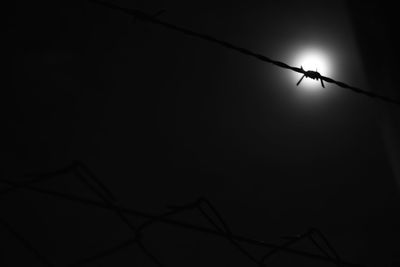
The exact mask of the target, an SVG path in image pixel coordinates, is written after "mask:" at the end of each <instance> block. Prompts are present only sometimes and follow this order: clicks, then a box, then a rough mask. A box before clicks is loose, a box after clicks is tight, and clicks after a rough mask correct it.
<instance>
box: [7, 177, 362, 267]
mask: <svg viewBox="0 0 400 267" xmlns="http://www.w3.org/2000/svg"><path fill="white" fill-rule="evenodd" d="M0 182H1V183H3V184H6V185H9V186H16V187H19V188H23V189H26V190H29V191H35V192H38V193H41V194H45V195H50V196H54V197H57V198H62V199H65V200H69V201H74V202H78V203H82V204H85V205H89V206H94V207H98V208H102V209H107V210H114V209H115V208H114V207H111V206H110V205H109V204H106V203H104V202H99V201H96V200H92V199H88V198H85V197H81V196H77V195H74V194H66V193H61V192H57V191H52V190H46V189H42V188H38V187H35V186H32V185H29V184H24V183H18V182H14V181H11V180H8V179H0ZM118 210H119V211H121V213H124V214H126V215H131V216H136V217H141V218H147V219H152V220H154V221H157V222H161V223H164V224H168V225H172V226H176V227H179V228H184V229H189V230H192V231H196V232H202V233H207V234H210V235H213V236H219V237H223V238H232V239H234V240H236V241H240V242H244V243H248V244H253V245H257V246H260V247H265V248H271V249H274V248H280V249H281V250H282V251H283V252H285V253H289V254H294V255H299V256H304V257H307V258H310V259H315V260H321V261H325V262H332V263H338V262H337V260H336V259H332V258H331V257H329V258H328V257H326V256H321V255H318V254H313V253H309V252H305V251H301V250H297V249H292V248H282V247H280V246H278V245H274V244H271V243H267V242H265V241H261V240H256V239H252V238H249V237H244V236H240V235H237V234H226V233H224V232H220V231H218V230H214V229H210V228H206V227H202V226H198V225H195V224H190V223H186V222H182V221H178V220H173V219H170V218H164V217H161V216H159V215H154V214H150V213H147V212H142V211H137V210H133V209H130V208H126V207H123V206H121V205H118ZM341 263H342V264H343V265H344V266H353V267H363V265H360V264H355V263H350V262H344V261H342V262H341Z"/></svg>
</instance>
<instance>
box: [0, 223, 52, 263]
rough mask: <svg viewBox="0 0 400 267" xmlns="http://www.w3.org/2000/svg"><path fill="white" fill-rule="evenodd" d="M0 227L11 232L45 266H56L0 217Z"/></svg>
mask: <svg viewBox="0 0 400 267" xmlns="http://www.w3.org/2000/svg"><path fill="white" fill-rule="evenodd" d="M0 225H2V226H3V227H4V228H5V229H6V230H7V231H8V232H10V233H11V234H12V235H13V236H14V237H15V238H16V239H17V240H18V241H19V242H20V243H21V244H22V245H23V246H24V247H25V248H26V249H27V250H29V251H31V252H32V253H33V254H34V255H35V257H36V258H37V259H38V260H39V261H40V262H41V263H43V265H45V266H55V265H54V264H52V263H51V262H50V261H49V260H48V259H47V258H46V257H45V256H44V255H43V254H42V253H41V252H39V250H38V249H37V248H35V247H34V246H33V245H32V243H31V242H29V241H28V239H26V238H25V237H24V236H22V235H21V234H20V233H19V232H18V231H17V230H15V229H14V228H13V227H12V226H11V225H10V224H9V223H8V222H7V221H6V220H4V219H3V218H2V217H0Z"/></svg>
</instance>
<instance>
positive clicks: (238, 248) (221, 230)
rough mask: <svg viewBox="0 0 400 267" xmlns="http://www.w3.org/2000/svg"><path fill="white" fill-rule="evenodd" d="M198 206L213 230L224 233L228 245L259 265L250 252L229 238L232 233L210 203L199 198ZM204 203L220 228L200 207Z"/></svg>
mask: <svg viewBox="0 0 400 267" xmlns="http://www.w3.org/2000/svg"><path fill="white" fill-rule="evenodd" d="M198 202H199V205H198V209H199V211H200V212H201V214H202V215H203V216H204V217H205V218H206V219H207V220H208V222H209V223H211V224H212V225H213V226H214V228H216V229H217V230H218V231H219V232H221V233H225V234H227V235H228V236H227V237H226V239H227V240H228V241H229V243H231V244H232V245H233V246H234V247H235V248H236V249H237V250H239V251H240V252H241V253H242V254H243V255H245V256H246V257H247V258H248V259H249V260H251V261H252V262H254V263H256V264H259V261H258V260H257V259H256V258H255V257H254V256H253V255H252V254H250V252H248V251H247V250H246V249H245V248H243V247H242V246H241V245H240V244H239V243H238V242H237V241H235V240H234V239H233V238H232V237H231V236H232V235H233V233H232V232H231V230H230V229H229V227H228V224H227V223H226V222H225V220H224V219H222V216H221V214H220V213H219V212H218V211H217V209H216V208H215V207H214V206H213V205H212V204H211V202H210V201H208V200H207V199H205V198H200V199H199V200H198ZM202 203H204V204H205V205H206V206H207V207H208V208H209V209H210V210H211V211H212V213H213V214H214V216H215V217H217V219H218V221H219V222H220V224H222V228H221V227H220V226H219V225H218V224H217V223H216V222H215V221H214V220H213V219H212V218H211V216H210V215H208V213H207V212H206V211H205V210H204V209H203V208H202V207H201V204H202Z"/></svg>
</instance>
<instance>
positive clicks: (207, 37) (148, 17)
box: [89, 0, 400, 105]
mask: <svg viewBox="0 0 400 267" xmlns="http://www.w3.org/2000/svg"><path fill="white" fill-rule="evenodd" d="M89 1H90V2H93V3H96V4H100V5H103V6H105V7H108V8H111V9H114V10H119V11H122V12H125V13H127V14H129V15H131V16H134V18H136V19H141V20H145V21H148V22H151V23H154V24H157V25H161V26H163V27H165V28H168V29H171V30H174V31H177V32H180V33H183V34H185V35H189V36H193V37H197V38H200V39H203V40H205V41H208V42H212V43H215V44H219V45H221V46H223V47H225V48H228V49H232V50H235V51H237V52H239V53H242V54H245V55H248V56H251V57H255V58H256V59H258V60H261V61H263V62H268V63H271V64H273V65H275V66H278V67H280V68H284V69H288V70H292V71H295V72H298V73H302V74H305V73H306V72H307V70H303V69H301V68H298V67H293V66H290V65H288V64H286V63H284V62H280V61H276V60H273V59H271V58H268V57H266V56H264V55H261V54H258V53H255V52H253V51H250V50H248V49H246V48H243V47H239V46H236V45H233V44H231V43H229V42H226V41H223V40H220V39H217V38H215V37H213V36H210V35H207V34H203V33H198V32H195V31H192V30H190V29H186V28H184V27H180V26H177V25H174V24H171V23H168V22H165V21H161V20H159V19H157V18H156V17H154V16H152V15H149V14H146V13H144V12H142V11H140V10H138V9H130V8H124V7H120V6H118V5H115V4H113V3H109V2H105V1H99V0H89ZM320 78H321V80H323V81H325V82H328V83H334V84H336V85H337V86H339V87H342V88H344V89H348V90H351V91H353V92H355V93H359V94H362V95H365V96H367V97H371V98H376V99H379V100H382V101H385V102H388V103H392V104H395V105H400V101H399V100H396V99H393V98H390V97H388V96H383V95H379V94H376V93H372V92H368V91H365V90H363V89H360V88H357V87H354V86H351V85H348V84H346V83H344V82H340V81H336V80H334V79H332V78H329V77H325V76H322V75H321V76H320Z"/></svg>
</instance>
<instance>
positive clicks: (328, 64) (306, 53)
mask: <svg viewBox="0 0 400 267" xmlns="http://www.w3.org/2000/svg"><path fill="white" fill-rule="evenodd" d="M292 62H293V65H294V66H296V67H301V66H302V67H303V69H304V70H305V71H308V70H311V71H318V72H319V73H320V74H321V75H323V76H328V77H330V76H331V75H332V74H333V67H332V63H333V59H332V58H331V56H330V54H329V53H328V52H325V51H323V50H322V49H320V48H317V47H307V48H303V49H301V50H299V51H297V52H296V53H295V54H294V56H293V59H292ZM292 77H293V82H294V83H297V82H298V81H299V79H300V78H301V77H302V74H300V73H293V75H292ZM299 88H301V89H303V90H306V91H312V92H315V91H319V90H322V89H324V88H323V87H322V86H321V82H320V81H317V80H313V79H310V78H307V77H304V79H303V80H302V82H301V83H300V84H299Z"/></svg>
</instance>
